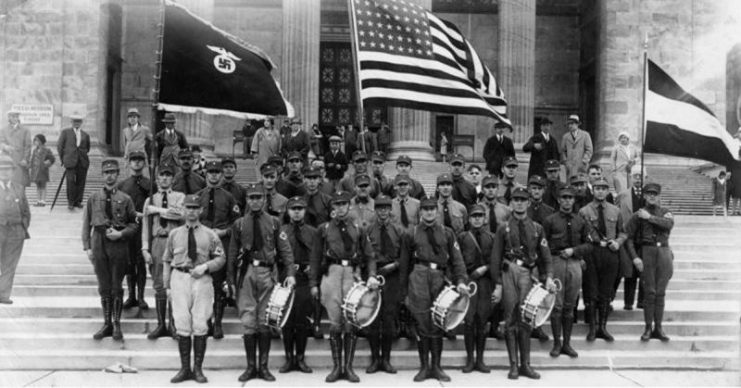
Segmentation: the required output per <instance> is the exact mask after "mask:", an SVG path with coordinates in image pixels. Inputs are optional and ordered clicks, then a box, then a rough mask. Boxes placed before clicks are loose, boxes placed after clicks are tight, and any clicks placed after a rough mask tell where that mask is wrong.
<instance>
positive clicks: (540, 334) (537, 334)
mask: <svg viewBox="0 0 741 388" xmlns="http://www.w3.org/2000/svg"><path fill="white" fill-rule="evenodd" d="M530 338H537V339H538V341H540V342H548V340H549V339H550V338H549V337H548V334H546V333H545V331H543V328H542V327H537V328H535V329H533V330H532V332H531V333H530Z"/></svg>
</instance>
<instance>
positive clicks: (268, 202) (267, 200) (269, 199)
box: [265, 193, 276, 216]
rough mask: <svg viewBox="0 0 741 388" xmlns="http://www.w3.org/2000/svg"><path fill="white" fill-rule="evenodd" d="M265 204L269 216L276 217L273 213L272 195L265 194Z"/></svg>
mask: <svg viewBox="0 0 741 388" xmlns="http://www.w3.org/2000/svg"><path fill="white" fill-rule="evenodd" d="M265 204H266V205H267V209H268V214H270V215H271V216H274V215H276V214H275V212H274V211H273V194H271V193H267V195H266V196H265Z"/></svg>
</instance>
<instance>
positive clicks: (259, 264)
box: [250, 260, 273, 268]
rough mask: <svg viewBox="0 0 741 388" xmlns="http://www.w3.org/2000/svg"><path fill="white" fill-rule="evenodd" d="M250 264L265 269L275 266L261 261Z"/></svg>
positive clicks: (253, 261)
mask: <svg viewBox="0 0 741 388" xmlns="http://www.w3.org/2000/svg"><path fill="white" fill-rule="evenodd" d="M250 264H252V266H253V267H264V268H270V267H272V266H273V265H272V264H268V263H266V262H264V261H260V260H252V261H251V262H250Z"/></svg>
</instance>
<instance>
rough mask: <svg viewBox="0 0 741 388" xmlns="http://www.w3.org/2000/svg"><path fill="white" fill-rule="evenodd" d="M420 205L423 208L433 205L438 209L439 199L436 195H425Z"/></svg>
mask: <svg viewBox="0 0 741 388" xmlns="http://www.w3.org/2000/svg"><path fill="white" fill-rule="evenodd" d="M419 207H420V208H421V209H427V208H431V207H432V208H435V209H437V199H435V198H434V197H430V196H429V195H425V196H424V197H423V198H422V199H421V200H420V201H419Z"/></svg>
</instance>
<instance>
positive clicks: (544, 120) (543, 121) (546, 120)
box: [540, 117, 553, 125]
mask: <svg viewBox="0 0 741 388" xmlns="http://www.w3.org/2000/svg"><path fill="white" fill-rule="evenodd" d="M546 124H553V121H551V119H549V118H548V117H543V118H542V119H540V125H546Z"/></svg>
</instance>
